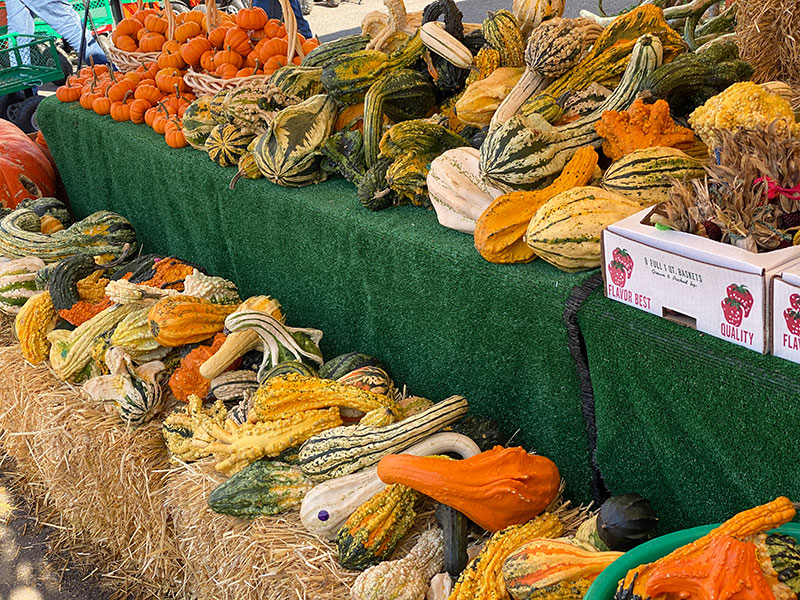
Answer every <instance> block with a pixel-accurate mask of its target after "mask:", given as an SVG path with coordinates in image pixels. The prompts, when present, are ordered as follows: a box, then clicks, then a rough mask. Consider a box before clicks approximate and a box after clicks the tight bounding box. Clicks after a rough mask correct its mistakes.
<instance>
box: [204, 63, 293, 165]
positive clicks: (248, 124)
mask: <svg viewBox="0 0 800 600" xmlns="http://www.w3.org/2000/svg"><path fill="white" fill-rule="evenodd" d="M274 92H275V89H274V87H273V86H271V85H270V84H269V83H268V82H267V81H265V80H263V79H254V80H249V81H245V82H243V83H242V84H241V85H239V86H237V87H235V88H233V89H232V90H230V91H229V92H228V93H227V95H226V96H225V99H224V100H223V101H222V111H223V112H224V113H225V117H226V119H227V121H228V123H230V124H231V125H233V126H234V127H236V128H237V129H238V130H239V131H240V133H241V134H246V135H251V136H252V135H258V134H261V133H264V131H265V130H266V128H267V125H268V124H269V121H270V119H271V118H272V116H273V112H272V111H273V108H272V107H271V106H267V105H266V104H267V103H265V99H267V98H271V100H272V102H275V103H277V104H276V106H277V107H279V108H280V107H282V102H281V101H282V100H285V98H283V97H282V96H284V94H279V95H280V96H281V97H280V98H273V97H272V95H273V94H274ZM251 139H252V137H251ZM248 144H249V142H248ZM245 148H246V146H245ZM212 160H214V159H213V158H212ZM215 162H216V161H215Z"/></svg>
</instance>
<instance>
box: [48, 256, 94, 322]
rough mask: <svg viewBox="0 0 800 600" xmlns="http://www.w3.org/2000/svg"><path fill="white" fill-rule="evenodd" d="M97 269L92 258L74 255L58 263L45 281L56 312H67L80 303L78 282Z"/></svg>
mask: <svg viewBox="0 0 800 600" xmlns="http://www.w3.org/2000/svg"><path fill="white" fill-rule="evenodd" d="M97 269H98V266H97V263H96V262H95V260H94V257H93V256H90V255H87V254H76V255H74V256H70V257H68V258H65V259H64V260H62V261H60V262H59V263H58V264H57V265H56V267H55V268H54V269H53V271H52V273H51V274H50V277H49V279H48V280H47V291H48V292H50V298H52V300H53V306H55V308H56V310H59V311H60V310H68V309H70V308H72V307H73V306H74V305H75V304H77V303H78V302H80V300H81V297H80V294H79V293H78V285H77V284H78V281H80V280H81V279H84V278H85V277H88V276H89V275H91V274H92V273H94V272H95V271H96V270H97Z"/></svg>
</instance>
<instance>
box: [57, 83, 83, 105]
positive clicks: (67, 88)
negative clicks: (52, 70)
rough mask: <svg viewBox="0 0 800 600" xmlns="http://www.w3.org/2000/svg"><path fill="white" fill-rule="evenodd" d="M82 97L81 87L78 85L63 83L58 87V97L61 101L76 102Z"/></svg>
mask: <svg viewBox="0 0 800 600" xmlns="http://www.w3.org/2000/svg"><path fill="white" fill-rule="evenodd" d="M80 97H81V88H80V87H79V86H77V85H62V86H59V87H58V88H57V89H56V98H58V99H59V100H60V101H61V102H75V101H77V100H80Z"/></svg>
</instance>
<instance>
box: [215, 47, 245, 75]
mask: <svg viewBox="0 0 800 600" xmlns="http://www.w3.org/2000/svg"><path fill="white" fill-rule="evenodd" d="M243 62H244V59H243V58H242V55H241V54H239V53H238V52H234V51H233V50H231V49H230V48H228V49H226V50H220V51H219V52H217V53H216V54H215V55H214V64H215V65H217V66H219V65H222V64H231V65H233V66H234V67H236V70H237V71H238V70H239V69H241V68H242V63H243Z"/></svg>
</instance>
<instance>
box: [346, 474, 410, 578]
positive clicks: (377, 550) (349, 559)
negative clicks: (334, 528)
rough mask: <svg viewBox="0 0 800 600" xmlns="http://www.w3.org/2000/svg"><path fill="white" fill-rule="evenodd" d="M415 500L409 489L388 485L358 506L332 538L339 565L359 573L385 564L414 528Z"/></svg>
mask: <svg viewBox="0 0 800 600" xmlns="http://www.w3.org/2000/svg"><path fill="white" fill-rule="evenodd" d="M418 497H419V494H417V492H415V491H414V490H412V489H411V488H407V487H406V486H403V485H390V486H387V487H386V489H384V490H383V491H381V492H378V493H377V494H375V496H373V497H372V498H370V499H369V500H367V501H366V502H365V503H364V504H362V505H361V506H360V507H359V508H358V510H356V511H355V512H354V513H353V514H352V515H350V518H349V519H347V522H346V523H345V524H344V525H343V526H342V528H341V529H340V530H339V533H338V534H337V536H336V548H337V552H338V556H339V563H340V564H341V565H342V566H343V567H344V568H345V569H355V570H359V571H363V570H364V569H366V568H367V567H369V566H371V565H375V564H378V563H379V562H381V561H382V560H386V559H387V558H388V557H389V556H390V555H391V554H392V552H394V549H395V548H396V547H397V544H398V543H400V540H402V539H403V537H404V536H405V535H406V533H408V531H409V530H410V529H411V527H412V526H413V525H414V519H415V518H416V516H417V513H416V512H415V511H414V504H415V503H416V501H417V498H418Z"/></svg>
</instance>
